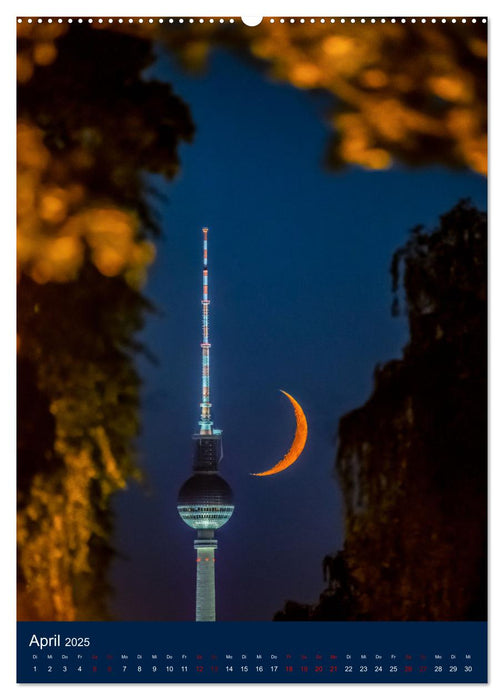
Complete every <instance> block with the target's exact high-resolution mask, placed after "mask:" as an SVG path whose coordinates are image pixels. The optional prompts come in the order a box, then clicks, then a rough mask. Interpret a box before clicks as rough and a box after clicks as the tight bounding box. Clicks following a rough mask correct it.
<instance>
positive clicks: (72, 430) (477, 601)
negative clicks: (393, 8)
mask: <svg viewBox="0 0 504 700" xmlns="http://www.w3.org/2000/svg"><path fill="white" fill-rule="evenodd" d="M138 9H139V10H140V9H141V8H140V7H139V8H138ZM16 28H17V197H18V199H17V214H18V232H17V271H18V277H17V324H18V335H17V363H18V364H17V392H18V393H17V406H18V418H17V430H18V432H17V438H18V476H17V581H18V584H17V662H18V668H17V681H18V683H21V684H47V683H49V684H50V683H74V684H86V683H94V684H97V683H100V684H103V683H115V684H117V683H124V684H129V683H158V684H159V683H184V682H186V683H214V684H215V683H263V684H264V683H326V684H327V683H336V684H341V683H351V684H355V683H362V684H364V683H368V684H369V683H383V684H385V683H387V684H397V683H410V684H420V683H430V684H432V683H440V684H450V683H458V684H461V683H472V684H475V683H486V682H487V569H488V562H487V213H486V210H487V180H486V174H487V136H486V135H487V131H486V128H487V20H486V18H485V17H481V16H451V15H450V16H435V17H434V16H432V17H431V16H429V17H422V16H409V15H404V16H389V15H384V16H345V17H341V16H336V15H335V16H325V17H322V16H311V15H304V16H274V17H243V18H242V17H239V16H235V17H229V16H196V15H195V16H176V17H175V16H156V17H151V16H139V15H134V16H130V15H114V16H84V15H82V16H45V15H44V16H24V15H23V16H20V17H18V18H17V19H16Z"/></svg>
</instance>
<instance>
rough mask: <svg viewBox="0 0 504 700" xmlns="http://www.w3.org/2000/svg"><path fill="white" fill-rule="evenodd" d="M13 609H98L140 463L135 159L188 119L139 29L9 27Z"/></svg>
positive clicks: (152, 165) (144, 167)
mask: <svg viewBox="0 0 504 700" xmlns="http://www.w3.org/2000/svg"><path fill="white" fill-rule="evenodd" d="M18 29H19V41H18V81H19V82H18V84H19V87H18V214H19V217H18V273H19V278H18V279H19V282H18V448H19V452H18V545H19V552H18V571H19V595H18V603H19V619H32V620H33V619H45V620H72V619H104V618H106V617H107V615H108V611H107V596H108V592H109V591H108V584H107V580H106V573H107V565H108V563H109V561H110V557H111V555H112V551H111V548H110V534H111V530H112V526H113V521H112V517H111V511H110V499H111V497H112V495H113V494H114V492H116V491H117V490H118V489H122V488H124V487H125V486H126V483H127V480H128V478H131V477H138V476H139V469H138V466H137V460H136V455H135V451H134V439H135V437H136V435H137V433H138V429H139V416H138V412H139V378H138V375H137V372H136V369H135V365H134V361H133V352H134V350H135V348H136V347H137V346H136V343H135V339H134V336H135V333H136V332H137V331H138V330H139V329H140V328H141V327H142V324H143V320H144V315H145V312H146V311H147V310H148V309H149V308H150V305H149V303H148V302H147V301H146V300H145V299H144V297H143V296H142V294H141V291H140V289H141V285H142V282H143V280H144V279H145V274H146V269H147V266H148V265H149V263H150V262H151V261H152V260H153V257H154V246H153V244H152V242H151V241H149V240H148V235H149V234H152V232H153V231H155V221H154V220H153V218H152V215H151V213H150V210H149V207H148V203H147V192H146V188H145V185H144V181H143V172H144V171H148V172H155V173H159V174H162V175H164V176H165V177H167V178H170V177H172V176H173V175H174V174H175V173H176V172H177V169H178V156H177V147H178V144H179V143H180V141H181V140H182V139H184V140H189V139H190V138H191V135H192V132H193V126H192V123H191V119H190V115H189V111H188V109H187V107H186V106H185V104H184V103H183V102H182V101H181V100H180V99H179V98H178V97H177V96H176V95H174V94H173V92H172V90H171V88H170V86H169V85H166V84H161V83H159V82H156V81H146V80H144V79H143V77H142V72H143V71H144V69H145V68H146V67H147V66H149V65H150V64H151V63H152V61H153V60H154V54H153V52H152V45H151V42H150V41H149V40H148V39H145V38H142V37H139V36H130V35H127V34H120V33H116V32H108V31H96V30H94V29H92V28H90V27H86V26H75V25H74V26H68V25H66V24H65V25H58V24H56V23H54V24H48V23H44V24H41V25H28V24H27V23H23V24H21V25H18Z"/></svg>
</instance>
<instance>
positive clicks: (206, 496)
mask: <svg viewBox="0 0 504 700" xmlns="http://www.w3.org/2000/svg"><path fill="white" fill-rule="evenodd" d="M177 509H178V512H179V515H180V517H181V518H182V520H183V521H184V522H185V523H186V524H187V525H189V527H193V528H194V529H195V530H217V529H218V528H220V527H222V526H223V525H225V524H226V523H227V521H228V520H229V518H230V517H231V516H232V514H233V510H234V505H233V492H232V490H231V487H230V486H229V484H228V483H227V481H226V480H225V479H223V478H222V477H221V476H220V475H219V474H217V473H216V472H213V473H204V472H199V473H196V474H193V476H191V477H189V479H187V481H186V482H185V483H184V484H183V485H182V488H181V489H180V491H179V495H178V504H177Z"/></svg>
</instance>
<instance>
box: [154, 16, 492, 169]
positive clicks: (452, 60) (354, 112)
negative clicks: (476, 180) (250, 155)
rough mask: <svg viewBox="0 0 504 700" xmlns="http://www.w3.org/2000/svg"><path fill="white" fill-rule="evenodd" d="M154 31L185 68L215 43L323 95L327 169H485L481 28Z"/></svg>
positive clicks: (284, 26) (285, 26)
mask: <svg viewBox="0 0 504 700" xmlns="http://www.w3.org/2000/svg"><path fill="white" fill-rule="evenodd" d="M141 31H156V32H157V33H158V35H159V36H160V38H161V39H162V40H163V41H164V42H165V43H166V45H167V46H168V47H169V48H170V50H173V51H175V52H176V53H177V54H178V55H179V56H180V58H181V60H182V61H183V62H184V64H185V65H187V66H188V67H192V68H194V69H199V68H201V67H203V66H204V65H205V63H206V61H207V58H208V55H209V53H210V52H211V50H212V48H213V46H215V45H216V44H217V45H218V44H220V45H224V46H227V47H230V48H232V49H233V50H235V51H238V52H240V53H241V54H242V55H246V56H248V57H250V58H252V59H253V60H254V61H255V64H256V65H257V66H259V67H260V68H262V69H263V70H264V71H265V72H266V73H267V74H268V75H269V76H270V78H271V79H273V80H275V81H279V82H287V83H290V84H292V85H294V86H295V87H297V88H299V89H300V90H307V91H317V92H322V93H323V94H325V96H326V97H329V108H328V113H327V121H328V124H329V127H330V129H331V132H332V138H331V140H330V143H329V145H328V149H327V163H328V165H329V166H330V167H335V168H340V167H342V166H345V165H358V166H361V167H364V168H369V169H377V170H380V169H383V168H387V167H389V166H390V165H391V164H392V163H393V162H394V161H397V162H402V163H406V164H408V165H413V166H421V165H427V164H433V163H441V164H443V165H447V166H450V167H457V168H462V167H465V168H470V169H472V170H474V171H476V172H478V173H481V174H485V173H486V169H487V151H486V149H487V137H486V128H487V107H486V105H487V62H486V57H487V42H486V25H483V24H482V23H481V22H478V23H476V24H473V23H465V24H463V23H461V22H460V20H459V21H458V22H457V23H456V24H453V23H451V22H450V21H448V22H446V23H441V21H440V20H438V21H437V23H436V24H432V23H431V22H428V23H425V24H424V23H422V22H420V21H418V22H416V23H415V24H413V23H411V22H410V21H408V22H406V23H401V22H400V21H399V20H398V21H397V22H395V23H391V22H390V21H388V22H387V23H385V24H380V23H376V24H371V23H370V21H369V20H368V21H367V22H366V23H365V24H362V23H355V24H352V23H351V22H350V21H349V20H347V21H346V22H345V23H341V22H340V21H339V20H337V21H336V22H334V23H331V22H330V21H329V20H326V21H325V23H321V22H320V21H317V22H315V23H311V22H310V21H309V20H308V19H307V20H306V22H305V23H304V24H301V23H300V22H299V21H296V23H295V24H291V23H290V22H289V21H288V20H287V21H286V22H285V23H280V22H279V21H278V19H277V20H276V21H275V22H274V23H271V22H270V21H269V19H268V18H265V19H264V20H263V22H262V23H261V25H260V26H258V27H254V28H248V27H243V26H242V27H239V26H238V25H231V27H229V26H228V27H223V26H220V25H209V24H208V23H206V24H204V25H194V26H192V27H191V28H190V29H189V28H188V29H184V31H180V29H179V30H177V28H173V27H165V28H162V29H159V28H158V29H155V30H153V29H145V30H141Z"/></svg>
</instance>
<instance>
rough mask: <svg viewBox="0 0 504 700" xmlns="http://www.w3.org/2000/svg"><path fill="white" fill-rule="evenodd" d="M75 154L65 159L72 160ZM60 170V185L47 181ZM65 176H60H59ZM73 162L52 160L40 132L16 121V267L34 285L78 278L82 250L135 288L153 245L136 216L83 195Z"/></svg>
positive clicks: (107, 273) (106, 272) (150, 258)
mask: <svg viewBox="0 0 504 700" xmlns="http://www.w3.org/2000/svg"><path fill="white" fill-rule="evenodd" d="M76 155H77V157H78V152H77V154H76V153H75V152H74V153H73V154H72V155H71V157H70V160H72V158H75V156H76ZM54 172H56V174H59V175H60V177H59V178H58V179H59V180H60V181H62V183H64V184H56V183H55V182H51V175H52V174H54ZM62 173H63V174H64V175H65V179H63V178H61V174H62ZM71 177H75V178H78V174H77V173H76V172H75V170H74V167H73V164H72V163H71V162H70V163H66V162H62V163H61V162H55V159H54V158H52V157H51V155H50V153H49V151H48V150H47V148H46V147H45V146H44V144H43V137H42V132H41V131H40V130H39V129H37V128H36V127H35V126H33V125H31V124H29V123H27V122H25V121H22V122H20V123H19V124H18V238H17V251H18V266H19V269H20V271H24V272H25V273H27V274H28V275H30V277H32V279H34V280H35V281H36V282H38V283H39V284H43V283H45V282H49V281H51V282H68V281H70V280H73V279H75V278H76V277H77V275H78V273H79V270H80V268H81V266H82V264H83V261H84V254H85V251H86V249H88V250H89V251H90V254H91V260H92V261H93V263H94V264H95V265H96V267H97V268H98V270H99V271H100V272H101V273H102V274H103V275H105V276H107V277H112V276H116V275H120V274H124V276H125V278H126V280H127V281H128V283H130V284H131V285H132V286H134V287H138V286H140V285H141V284H142V283H143V281H144V277H145V270H146V267H147V266H148V265H149V264H150V263H151V262H152V261H153V259H154V256H155V248H154V246H153V244H152V243H150V242H148V241H145V240H139V222H138V218H137V216H136V215H135V214H133V213H132V212H128V211H124V210H121V209H118V208H117V207H113V206H96V205H93V202H92V201H91V200H90V199H89V197H88V196H87V195H86V190H85V188H84V186H83V185H82V184H81V183H79V181H78V179H76V180H73V179H70V178H71Z"/></svg>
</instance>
